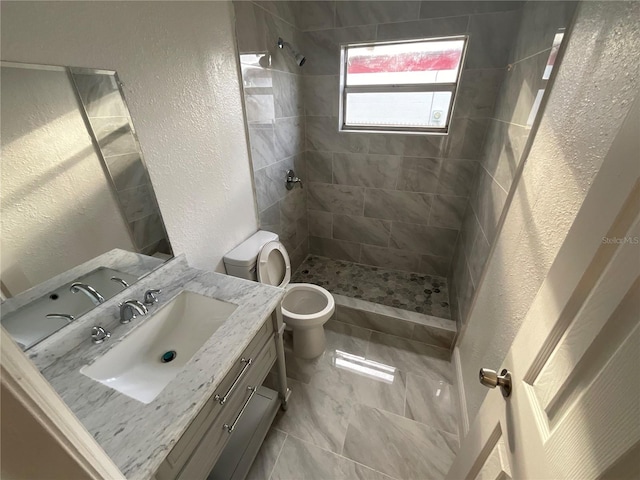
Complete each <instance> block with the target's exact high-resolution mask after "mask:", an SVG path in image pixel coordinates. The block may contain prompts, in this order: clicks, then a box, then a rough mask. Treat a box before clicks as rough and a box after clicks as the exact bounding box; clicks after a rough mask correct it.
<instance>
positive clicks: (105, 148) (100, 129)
mask: <svg viewBox="0 0 640 480" xmlns="http://www.w3.org/2000/svg"><path fill="white" fill-rule="evenodd" d="M89 123H91V128H92V129H93V133H94V134H95V136H96V139H97V140H98V145H99V146H100V150H102V155H103V156H104V157H105V158H106V157H115V156H116V155H125V154H127V153H138V145H137V144H136V141H135V139H134V138H133V132H132V131H131V126H130V125H129V117H110V118H91V119H90V120H89Z"/></svg>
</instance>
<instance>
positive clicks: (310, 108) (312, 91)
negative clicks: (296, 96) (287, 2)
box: [302, 2, 340, 117]
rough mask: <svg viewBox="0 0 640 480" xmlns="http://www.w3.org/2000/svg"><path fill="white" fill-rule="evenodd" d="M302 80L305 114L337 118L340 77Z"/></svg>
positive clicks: (330, 76)
mask: <svg viewBox="0 0 640 480" xmlns="http://www.w3.org/2000/svg"><path fill="white" fill-rule="evenodd" d="M309 3H317V2H309ZM302 78H303V82H304V106H305V114H306V115H309V116H325V117H337V116H338V104H339V100H340V99H339V95H340V94H339V90H340V88H339V87H340V77H339V76H338V75H305V76H304V77H302Z"/></svg>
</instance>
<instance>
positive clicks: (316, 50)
mask: <svg viewBox="0 0 640 480" xmlns="http://www.w3.org/2000/svg"><path fill="white" fill-rule="evenodd" d="M521 7H522V3H521V2H429V1H425V2H414V1H395V2H369V1H361V2H360V1H356V2H347V1H344V2H343V1H338V2H333V1H329V2H298V3H297V6H296V9H295V13H296V15H297V19H298V20H297V21H298V25H299V26H300V27H301V29H303V30H304V33H303V36H302V38H303V42H302V47H301V48H302V50H303V53H305V55H306V56H307V63H306V64H305V66H304V69H303V70H304V101H305V115H306V146H307V155H306V159H307V177H308V180H309V182H310V183H309V192H308V195H309V198H308V208H309V234H310V237H309V238H310V242H309V243H310V251H311V252H312V253H316V254H320V255H325V256H328V257H332V258H339V259H345V260H351V261H355V262H360V263H365V264H371V265H378V266H382V267H388V268H394V269H399V270H407V271H417V272H421V273H427V274H431V275H438V276H446V275H447V273H448V270H449V266H450V264H451V259H452V257H453V253H454V247H455V243H456V239H457V237H458V230H459V229H460V226H461V223H462V218H463V214H464V211H465V207H466V204H467V198H468V196H469V193H470V190H471V186H472V185H473V183H474V179H475V176H476V172H477V163H478V162H477V160H479V158H480V154H481V152H482V145H483V141H484V137H485V132H486V129H487V126H488V123H489V121H488V119H487V117H488V115H489V114H490V113H491V112H492V111H493V106H494V102H495V99H496V94H497V92H498V88H499V86H500V83H501V82H502V78H503V76H504V71H505V67H506V65H507V60H508V58H507V55H508V52H509V49H510V46H511V44H512V41H513V38H514V36H515V33H516V29H517V26H518V21H519V15H520V8H521ZM465 33H466V34H468V35H469V46H468V52H467V59H466V63H465V70H464V72H463V75H462V80H461V86H460V90H459V93H458V97H457V100H456V107H455V112H454V118H453V120H452V123H451V129H450V133H449V135H447V136H437V135H402V134H381V133H340V132H338V118H337V117H338V97H339V73H340V44H341V43H348V42H353V43H355V42H364V41H375V40H379V41H387V40H401V39H415V38H423V37H437V36H444V35H458V34H465Z"/></svg>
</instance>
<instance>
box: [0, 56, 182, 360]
mask: <svg viewBox="0 0 640 480" xmlns="http://www.w3.org/2000/svg"><path fill="white" fill-rule="evenodd" d="M0 80H1V92H0V93H1V95H2V105H1V109H2V110H1V113H0V114H1V116H2V120H3V121H2V125H1V131H0V134H1V139H2V164H1V167H2V168H1V181H2V191H1V194H0V196H1V198H0V201H1V212H2V213H1V220H2V227H1V228H2V264H1V282H0V288H1V295H2V301H3V303H2V325H3V327H5V329H7V331H9V333H11V335H12V336H13V337H14V339H15V340H16V341H17V342H19V343H20V344H21V345H22V347H23V348H25V349H26V348H29V347H30V346H32V345H34V344H35V343H37V342H38V341H40V340H42V339H44V338H46V337H47V336H49V335H51V334H52V333H54V332H55V331H57V330H59V329H60V328H62V327H64V326H65V325H67V324H68V323H69V322H72V321H74V320H75V319H77V318H78V317H79V316H81V315H83V314H84V313H86V312H88V311H89V310H91V309H92V308H94V306H95V305H99V304H100V303H102V302H103V301H105V300H107V299H109V298H111V297H112V296H114V295H116V294H118V293H119V292H121V291H122V290H123V289H125V288H127V287H128V286H129V285H130V284H132V283H134V282H136V281H137V280H138V279H139V278H141V277H142V276H144V275H145V274H147V273H149V272H150V271H151V270H153V269H154V268H155V267H157V266H158V265H161V264H162V263H163V262H164V261H165V260H167V259H168V258H170V257H171V256H172V251H171V246H170V243H169V239H168V236H167V233H166V230H165V228H164V224H163V222H162V217H161V215H160V210H159V208H158V204H157V201H156V198H155V194H154V192H153V187H152V185H151V182H150V179H149V176H148V173H147V169H146V166H145V164H144V160H143V157H142V151H141V149H140V145H139V143H138V140H137V137H136V135H135V129H134V126H133V122H132V121H131V117H130V115H129V111H128V108H127V106H126V103H125V101H124V96H123V94H122V89H121V84H120V81H119V78H118V75H117V74H116V72H113V71H107V70H91V69H84V68H67V67H52V66H42V65H26V64H16V63H10V62H2V65H1V79H0Z"/></svg>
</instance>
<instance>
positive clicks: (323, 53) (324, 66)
mask: <svg viewBox="0 0 640 480" xmlns="http://www.w3.org/2000/svg"><path fill="white" fill-rule="evenodd" d="M341 3H343V2H338V4H341ZM375 39H376V26H375V25H369V26H358V27H349V28H333V29H327V30H316V31H312V32H305V33H304V34H303V36H302V44H301V45H302V46H301V47H300V49H301V50H302V51H303V52H304V54H305V56H306V57H307V62H306V63H305V65H304V69H305V72H304V74H305V75H339V74H340V45H341V44H343V43H357V42H367V41H373V40H375Z"/></svg>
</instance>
